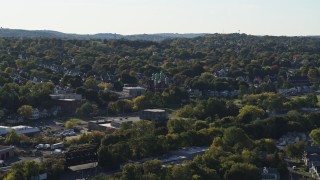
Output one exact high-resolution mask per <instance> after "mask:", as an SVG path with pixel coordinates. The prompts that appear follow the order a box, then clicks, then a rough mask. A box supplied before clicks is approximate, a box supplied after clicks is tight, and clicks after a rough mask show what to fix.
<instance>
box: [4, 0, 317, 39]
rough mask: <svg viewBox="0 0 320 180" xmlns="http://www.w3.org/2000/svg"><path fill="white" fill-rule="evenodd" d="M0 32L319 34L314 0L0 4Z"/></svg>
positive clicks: (7, 0)
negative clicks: (18, 30)
mask: <svg viewBox="0 0 320 180" xmlns="http://www.w3.org/2000/svg"><path fill="white" fill-rule="evenodd" d="M0 7H1V8H0V27H2V28H10V29H27V30H55V31H61V32H65V33H77V34H95V33H119V34H143V33H146V34H153V33H238V32H240V33H246V34H252V35H277V36H278V35H287V36H300V35H320V0H0Z"/></svg>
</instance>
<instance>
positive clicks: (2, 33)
mask: <svg viewBox="0 0 320 180" xmlns="http://www.w3.org/2000/svg"><path fill="white" fill-rule="evenodd" d="M205 35H206V34H205V33H199V34H192V33H190V34H175V33H159V34H136V35H121V34H112V33H99V34H67V33H62V32H58V31H50V30H22V29H4V28H1V29H0V37H12V38H59V39H122V38H123V39H129V40H148V41H162V40H165V39H169V38H194V37H199V36H205Z"/></svg>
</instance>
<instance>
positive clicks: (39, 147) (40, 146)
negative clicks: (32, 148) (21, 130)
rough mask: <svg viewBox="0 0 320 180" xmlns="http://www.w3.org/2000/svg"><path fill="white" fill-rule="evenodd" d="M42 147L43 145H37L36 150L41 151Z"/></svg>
mask: <svg viewBox="0 0 320 180" xmlns="http://www.w3.org/2000/svg"><path fill="white" fill-rule="evenodd" d="M43 147H44V145H43V144H38V145H37V146H36V148H37V149H43Z"/></svg>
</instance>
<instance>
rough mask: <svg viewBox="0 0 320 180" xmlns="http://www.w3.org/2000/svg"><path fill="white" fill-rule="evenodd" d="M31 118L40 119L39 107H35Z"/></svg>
mask: <svg viewBox="0 0 320 180" xmlns="http://www.w3.org/2000/svg"><path fill="white" fill-rule="evenodd" d="M29 119H32V120H37V119H40V111H39V109H38V108H35V109H34V110H33V113H32V115H31V117H29Z"/></svg>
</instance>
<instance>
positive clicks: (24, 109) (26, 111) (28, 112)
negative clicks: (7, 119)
mask: <svg viewBox="0 0 320 180" xmlns="http://www.w3.org/2000/svg"><path fill="white" fill-rule="evenodd" d="M33 111H34V110H33V107H32V106H30V105H22V106H21V107H20V108H19V109H18V110H17V113H18V114H19V115H20V116H22V117H24V118H30V117H31V116H32V114H33Z"/></svg>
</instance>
